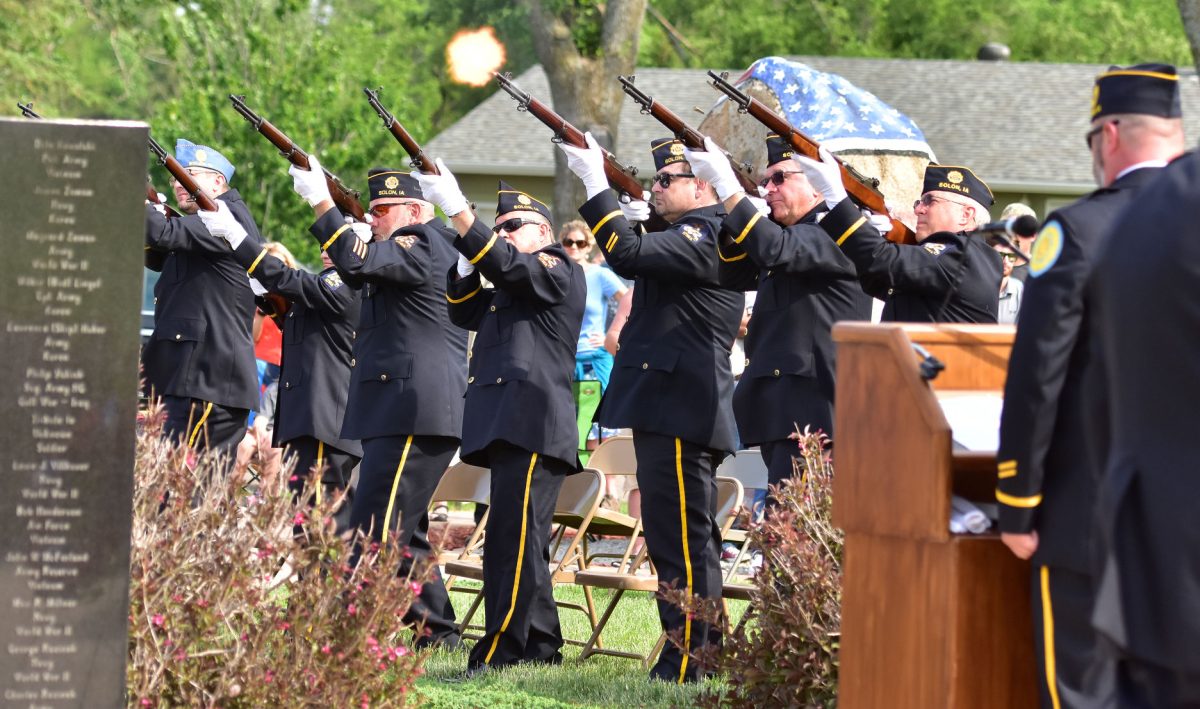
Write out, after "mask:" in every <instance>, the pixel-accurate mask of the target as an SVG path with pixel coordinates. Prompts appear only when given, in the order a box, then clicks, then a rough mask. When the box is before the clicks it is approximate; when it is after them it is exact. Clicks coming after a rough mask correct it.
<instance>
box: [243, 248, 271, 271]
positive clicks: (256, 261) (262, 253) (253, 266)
mask: <svg viewBox="0 0 1200 709" xmlns="http://www.w3.org/2000/svg"><path fill="white" fill-rule="evenodd" d="M266 255H267V250H266V249H263V250H262V251H259V252H258V258H256V259H254V263H252V264H250V268H247V269H246V275H247V276H249V275H251V274H253V273H254V269H256V268H258V264H260V263H262V260H263V257H264V256H266Z"/></svg>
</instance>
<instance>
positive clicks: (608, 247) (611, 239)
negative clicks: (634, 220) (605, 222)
mask: <svg viewBox="0 0 1200 709" xmlns="http://www.w3.org/2000/svg"><path fill="white" fill-rule="evenodd" d="M616 245H617V232H615V231H614V232H613V233H612V236H610V237H609V238H608V242H607V243H605V244H604V250H605V251H612V250H613V247H614V246H616Z"/></svg>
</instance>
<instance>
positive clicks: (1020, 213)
mask: <svg viewBox="0 0 1200 709" xmlns="http://www.w3.org/2000/svg"><path fill="white" fill-rule="evenodd" d="M1024 216H1030V217H1033V218H1034V219H1037V212H1035V211H1033V207H1030V206H1029V205H1028V204H1025V203H1024V202H1013V203H1011V204H1007V205H1005V206H1004V210H1003V211H1001V212H1000V221H1004V220H1006V219H1016V218H1017V217H1024ZM1036 238H1037V235H1036V234H1035V235H1034V236H1018V237H1016V238H1015V239H1013V241H1014V242H1016V244H1017V248H1019V249H1021V251H1023V252H1025V253H1029V252H1030V251H1031V250H1032V249H1033V240H1034V239H1036ZM1007 276H1008V274H1007V266H1006V273H1005V277H1006V280H1007ZM1028 276H1029V264H1027V263H1025V262H1024V261H1022V262H1021V263H1019V264H1017V265H1016V266H1014V267H1013V268H1012V278H1013V279H1014V280H1018V281H1020V282H1021V283H1024V282H1025V279H1026V278H1027V277H1028ZM1000 322H1004V320H1001V321H1000Z"/></svg>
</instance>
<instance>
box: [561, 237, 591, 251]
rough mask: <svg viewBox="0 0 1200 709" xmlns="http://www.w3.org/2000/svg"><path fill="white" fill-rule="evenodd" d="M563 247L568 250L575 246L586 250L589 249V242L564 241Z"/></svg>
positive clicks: (577, 240)
mask: <svg viewBox="0 0 1200 709" xmlns="http://www.w3.org/2000/svg"><path fill="white" fill-rule="evenodd" d="M562 245H563V246H564V247H566V248H570V247H572V246H574V247H576V248H579V249H584V248H587V245H588V240H587V239H563V240H562Z"/></svg>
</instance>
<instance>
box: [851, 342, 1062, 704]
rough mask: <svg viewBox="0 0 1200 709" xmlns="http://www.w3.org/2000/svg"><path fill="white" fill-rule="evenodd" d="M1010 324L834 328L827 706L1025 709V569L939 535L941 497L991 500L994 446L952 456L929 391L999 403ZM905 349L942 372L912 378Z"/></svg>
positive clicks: (1031, 669)
mask: <svg viewBox="0 0 1200 709" xmlns="http://www.w3.org/2000/svg"><path fill="white" fill-rule="evenodd" d="M1013 332H1014V329H1013V328H1012V327H1011V326H1002V325H938V326H934V325H899V324H883V325H871V324H866V323H842V324H839V325H837V326H835V327H834V329H833V338H834V341H835V342H836V343H837V346H838V353H837V357H838V370H837V411H836V416H837V419H836V424H835V428H834V431H835V434H836V445H835V446H834V471H835V473H834V485H833V491H834V492H833V495H834V497H833V521H834V523H835V524H836V525H837V526H838V527H840V528H842V529H843V530H845V532H846V545H845V559H844V566H843V571H844V579H843V592H842V646H841V667H840V680H839V683H838V703H839V706H840V707H842V708H843V709H858V708H864V709H867V708H869V709H877V708H878V707H889V708H895V709H900V708H905V707H911V708H912V709H933V708H934V707H970V708H971V709H983V708H985V707H996V708H997V709H999V708H1001V707H1003V708H1004V709H1009V708H1010V707H1036V706H1037V705H1038V695H1037V685H1036V663H1035V658H1034V650H1033V635H1032V630H1031V627H1030V608H1029V565H1028V563H1027V562H1023V561H1019V560H1017V559H1016V557H1014V556H1013V555H1012V554H1011V553H1010V552H1009V551H1008V549H1007V548H1006V547H1005V546H1004V545H1003V544H1002V543H1001V542H1000V537H999V534H998V533H995V532H993V533H989V534H984V535H952V534H950V531H949V520H950V497H951V493H953V494H957V495H960V496H962V497H966V498H968V499H971V500H975V501H980V502H995V494H994V493H995V489H996V461H995V451H990V452H977V453H966V452H954V451H953V450H952V447H953V446H952V442H951V428H950V424H949V423H948V422H947V420H946V417H945V416H944V415H943V412H942V408H941V407H940V405H939V404H938V397H939V396H943V397H945V396H955V395H959V396H961V395H963V394H967V393H971V392H974V393H987V392H992V393H995V394H999V393H1000V392H1001V391H1002V390H1003V388H1004V377H1005V373H1006V371H1007V367H1008V355H1009V350H1010V348H1011V346H1012V338H1013ZM913 343H915V344H918V345H920V346H922V347H924V348H925V349H926V350H928V351H929V353H930V354H932V355H933V356H934V357H936V358H937V359H938V360H940V361H941V362H942V363H944V364H945V369H944V370H943V371H942V372H940V373H939V374H938V376H937V377H936V379H934V380H932V381H926V380H925V379H923V378H922V376H921V372H920V368H919V364H920V361H921V359H922V358H921V356H919V355H918V354H917V353H916V352H915V351H914V349H913V347H912V344H913Z"/></svg>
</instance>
